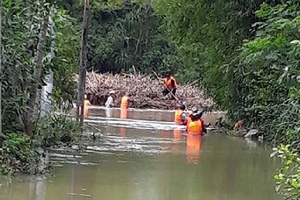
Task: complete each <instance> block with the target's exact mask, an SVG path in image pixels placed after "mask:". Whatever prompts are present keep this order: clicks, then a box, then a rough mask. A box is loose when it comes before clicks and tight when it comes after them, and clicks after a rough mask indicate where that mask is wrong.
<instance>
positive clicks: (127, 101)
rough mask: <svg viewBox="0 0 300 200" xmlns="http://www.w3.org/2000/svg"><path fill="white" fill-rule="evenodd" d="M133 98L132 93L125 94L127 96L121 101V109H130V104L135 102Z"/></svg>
mask: <svg viewBox="0 0 300 200" xmlns="http://www.w3.org/2000/svg"><path fill="white" fill-rule="evenodd" d="M131 97H132V94H131V93H130V92H126V93H125V95H124V96H123V97H122V99H121V109H128V108H129V104H130V103H133V102H134V100H132V99H131Z"/></svg>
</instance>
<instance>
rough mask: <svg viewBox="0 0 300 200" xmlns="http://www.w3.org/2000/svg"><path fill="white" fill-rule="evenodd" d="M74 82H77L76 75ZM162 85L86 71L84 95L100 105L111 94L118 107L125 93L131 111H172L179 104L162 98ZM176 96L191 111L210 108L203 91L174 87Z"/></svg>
mask: <svg viewBox="0 0 300 200" xmlns="http://www.w3.org/2000/svg"><path fill="white" fill-rule="evenodd" d="M75 80H78V75H76V77H75ZM163 89H164V85H163V82H162V81H159V80H158V79H156V78H154V77H151V76H149V75H141V74H139V73H135V74H122V75H120V74H116V75H112V74H109V73H106V74H97V73H94V72H89V73H87V74H86V93H87V94H88V98H89V100H90V102H91V104H92V105H99V106H103V105H104V104H105V102H106V99H107V97H108V96H109V92H110V91H112V90H113V91H115V95H114V104H115V106H116V107H118V106H120V103H121V98H122V96H123V95H124V94H125V92H126V91H130V92H131V93H132V98H133V99H134V100H135V101H136V102H135V103H134V104H132V105H131V106H130V107H132V108H155V109H176V108H177V106H178V105H179V103H178V102H177V101H176V100H171V99H170V97H171V95H169V96H168V95H167V96H163V95H162V90H163ZM176 97H177V98H178V99H179V100H180V101H182V102H186V105H187V106H188V107H189V108H191V107H193V106H197V107H198V108H201V107H202V108H203V107H212V106H213V101H212V100H211V99H208V98H205V97H204V93H203V91H201V90H200V89H198V88H197V87H195V86H192V85H180V84H179V85H178V87H177V92H176Z"/></svg>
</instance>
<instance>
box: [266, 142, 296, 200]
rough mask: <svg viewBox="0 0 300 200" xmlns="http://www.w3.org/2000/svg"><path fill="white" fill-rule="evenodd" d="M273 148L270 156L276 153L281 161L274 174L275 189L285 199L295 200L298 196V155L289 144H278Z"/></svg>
mask: <svg viewBox="0 0 300 200" xmlns="http://www.w3.org/2000/svg"><path fill="white" fill-rule="evenodd" d="M274 150H275V151H274V153H273V154H272V156H274V155H276V154H277V156H278V157H279V158H280V159H281V161H282V163H283V166H282V167H280V168H279V169H278V170H277V173H276V175H275V176H274V178H275V180H276V185H277V186H276V191H277V192H278V193H279V194H281V195H283V196H284V197H285V199H290V200H297V199H299V198H300V158H299V155H298V153H297V152H296V151H295V150H293V149H292V148H291V146H290V145H280V146H279V147H278V148H275V149H274Z"/></svg>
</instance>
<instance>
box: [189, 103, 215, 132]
mask: <svg viewBox="0 0 300 200" xmlns="http://www.w3.org/2000/svg"><path fill="white" fill-rule="evenodd" d="M203 113H204V110H202V111H201V112H199V111H198V108H197V107H193V108H192V113H191V114H190V115H189V116H188V119H187V126H188V124H189V123H190V122H191V121H192V119H191V116H192V115H194V119H195V120H200V122H201V124H202V130H203V132H204V133H207V129H206V127H208V126H210V123H208V124H205V123H204V120H203V118H202V115H203Z"/></svg>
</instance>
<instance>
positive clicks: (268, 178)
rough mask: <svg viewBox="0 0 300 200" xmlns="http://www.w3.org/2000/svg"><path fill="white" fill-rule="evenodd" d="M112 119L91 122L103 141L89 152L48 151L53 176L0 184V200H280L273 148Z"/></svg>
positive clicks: (156, 120) (136, 117)
mask: <svg viewBox="0 0 300 200" xmlns="http://www.w3.org/2000/svg"><path fill="white" fill-rule="evenodd" d="M109 112H110V113H108V112H107V111H105V110H98V109H97V110H91V111H90V114H91V116H89V117H88V119H87V121H89V122H93V123H94V126H97V128H99V130H101V133H100V134H98V135H97V137H96V139H95V140H94V141H93V140H88V139H86V140H84V141H82V143H81V146H82V147H84V148H83V150H82V151H80V152H79V151H78V146H77V145H74V146H73V147H72V148H71V149H52V150H50V151H49V157H50V161H51V163H52V165H53V166H55V167H54V169H52V170H51V176H47V178H45V177H43V176H32V177H28V176H17V177H14V178H7V177H1V178H0V200H83V199H93V200H102V199H103V200H169V199H170V200H193V199H195V200H196V199H197V200H200V199H201V200H202V199H203V200H269V199H270V200H280V199H281V198H279V197H278V196H277V195H276V193H275V191H274V183H275V182H274V179H273V175H274V173H275V170H276V167H278V166H279V165H278V164H279V163H278V160H276V159H274V158H270V156H269V155H270V153H271V149H270V147H268V146H267V145H265V144H263V143H260V142H254V141H250V140H245V139H243V138H232V137H227V136H225V135H223V134H221V133H216V132H209V133H208V134H207V135H206V136H204V137H202V138H201V137H200V138H199V137H196V136H187V135H186V134H185V132H184V131H182V130H181V129H182V127H176V126H174V125H173V123H172V120H173V113H172V112H159V111H151V110H149V111H145V110H144V111H141V110H140V111H137V110H133V111H129V113H128V115H127V116H126V117H125V118H127V119H125V118H123V119H119V117H120V111H119V110H110V111H109ZM218 115H219V114H208V115H206V116H205V119H206V121H211V122H213V121H214V120H215V118H216V117H217V116H218ZM108 117H110V118H112V119H109V120H108ZM161 120H163V121H164V122H160V121H161ZM111 121H113V122H111ZM131 126H133V127H131Z"/></svg>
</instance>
